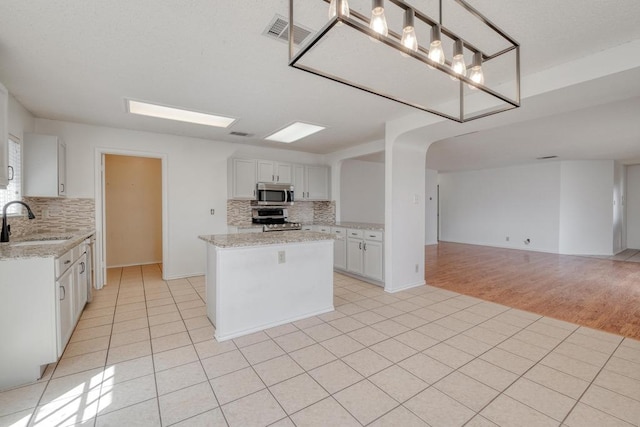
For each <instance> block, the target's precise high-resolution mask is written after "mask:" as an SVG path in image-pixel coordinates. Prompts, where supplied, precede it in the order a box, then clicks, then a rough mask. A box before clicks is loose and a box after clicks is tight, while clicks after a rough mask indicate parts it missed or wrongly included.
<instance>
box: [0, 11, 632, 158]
mask: <svg viewBox="0 0 640 427" xmlns="http://www.w3.org/2000/svg"><path fill="white" fill-rule="evenodd" d="M305 1H312V0H305ZM313 1H320V0H313ZM351 1H354V2H356V3H357V2H358V1H365V0H351ZM365 2H368V1H365ZM410 3H413V4H414V5H416V6H417V7H419V8H423V7H424V8H425V9H429V8H432V7H433V4H434V2H433V0H415V1H410ZM469 3H470V4H471V5H472V6H474V7H476V8H477V9H478V10H480V11H481V12H482V13H484V14H485V15H487V16H489V17H490V18H491V20H492V21H493V22H494V23H495V24H497V25H498V26H500V27H501V28H503V29H504V30H505V31H506V32H507V33H508V34H509V35H511V36H512V37H513V38H515V39H516V40H517V41H519V42H520V44H521V45H522V73H523V74H524V75H526V74H531V73H534V72H536V71H539V70H542V69H546V68H549V67H553V66H555V65H558V64H561V63H563V62H566V61H568V60H572V59H576V58H580V57H584V56H588V55H590V54H592V53H594V52H598V51H601V50H604V49H607V48H610V47H613V46H617V45H619V44H622V43H625V42H628V41H630V40H635V39H640V25H637V24H638V16H640V2H638V1H636V0H588V1H581V0H563V1H557V0H555V1H551V0H542V1H535V2H532V1H524V0H469ZM354 4H355V3H354ZM287 5H288V1H285V0H242V1H211V0H190V1H188V2H184V1H176V0H136V1H130V0H110V1H108V2H107V1H104V2H101V1H78V0H29V1H24V0H2V1H1V2H0V81H2V82H3V83H4V84H5V85H6V86H7V88H8V89H9V91H10V92H11V93H12V94H14V95H15V96H16V98H17V99H18V100H19V101H20V102H21V103H22V104H23V105H24V106H25V107H26V108H27V109H29V110H30V111H31V112H33V113H34V114H35V115H36V116H37V117H42V118H50V119H59V120H68V121H73V122H80V123H89V124H96V125H105V126H115V127H121V128H129V129H138V130H147V131H154V132H163V133H169V134H178V135H187V136H193V137H201V138H207V139H211V140H223V141H230V142H240V143H248V144H256V145H263V146H272V147H279V148H292V149H296V150H301V151H308V152H315V153H330V152H333V151H336V150H339V149H343V148H346V147H349V146H353V145H357V144H360V143H364V142H368V141H372V140H376V139H380V138H382V137H383V136H384V123H385V121H387V120H392V119H394V118H398V117H401V116H404V115H406V114H408V113H413V112H414V111H415V110H413V109H410V108H408V107H405V106H402V105H400V104H397V103H394V102H391V101H388V100H385V99H383V98H379V97H376V96H373V95H370V94H367V93H364V92H361V91H358V90H355V89H352V88H348V87H346V86H343V85H339V84H336V83H333V82H331V81H328V80H326V79H322V78H320V77H316V76H313V75H310V74H307V73H304V72H301V71H298V70H294V69H292V68H290V67H288V66H287V45H286V44H284V43H280V42H278V41H275V40H271V39H268V38H266V37H264V36H263V35H262V32H263V30H264V29H265V27H266V26H267V24H269V22H270V21H271V19H272V18H273V16H274V15H275V14H276V13H278V14H281V15H287V11H288V7H287ZM445 19H446V14H445ZM389 78H396V77H395V76H390V77H389ZM125 98H133V99H139V100H147V101H152V102H158V103H162V104H166V105H172V106H181V107H187V108H192V109H195V110H199V111H207V112H212V113H219V114H224V115H230V116H233V117H238V119H239V120H238V121H237V122H236V123H235V124H234V125H233V126H232V128H230V129H213V128H207V127H204V126H199V125H189V124H183V123H176V122H170V121H162V120H158V119H152V118H144V117H135V116H131V115H128V114H126V113H125V110H124V99H125ZM296 120H302V121H309V122H312V123H318V124H322V125H325V126H328V129H327V130H326V131H323V132H320V133H318V134H316V135H314V136H311V137H308V138H305V139H304V140H301V141H299V142H296V143H294V144H290V145H282V144H277V143H271V142H265V141H263V140H262V139H261V138H262V137H264V136H265V135H267V134H269V133H271V132H273V131H274V130H277V129H279V128H281V127H282V126H284V125H286V124H288V123H291V122H293V121H296ZM230 131H241V132H247V133H251V134H255V138H241V137H235V136H230V135H229V132H230ZM454 154H455V153H454Z"/></svg>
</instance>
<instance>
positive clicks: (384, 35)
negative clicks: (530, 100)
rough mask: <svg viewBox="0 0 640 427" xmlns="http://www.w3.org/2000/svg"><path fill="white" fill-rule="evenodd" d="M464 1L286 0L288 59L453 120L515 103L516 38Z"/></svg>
mask: <svg viewBox="0 0 640 427" xmlns="http://www.w3.org/2000/svg"><path fill="white" fill-rule="evenodd" d="M445 1H449V2H451V1H453V2H455V3H456V5H457V7H456V8H455V11H452V8H450V7H447V5H446V4H445ZM469 1H470V0H429V2H427V3H429V4H430V7H429V8H428V9H429V12H430V13H426V9H421V8H420V7H418V6H417V4H418V3H420V4H422V3H424V2H418V1H413V0H411V1H410V0H386V1H385V0H370V1H369V0H358V1H356V0H288V3H289V22H288V23H289V25H288V39H289V66H291V67H293V68H296V69H299V70H303V71H306V72H309V73H311V74H313V75H316V76H320V77H323V78H326V79H329V80H331V81H333V82H336V83H340V84H343V85H346V86H350V87H352V88H356V89H360V90H362V91H364V92H367V93H370V94H373V95H377V96H379V97H382V98H384V99H387V100H392V101H396V102H399V103H401V104H403V105H405V106H408V107H412V108H417V109H419V110H422V111H426V112H428V113H432V114H436V115H438V116H441V117H444V118H446V119H450V120H454V121H457V122H460V123H464V122H467V121H470V120H474V119H478V118H481V117H487V116H490V115H492V114H496V113H500V112H503V111H508V110H510V109H513V108H518V107H519V106H520V45H519V44H518V42H517V41H515V40H514V39H512V38H511V37H510V36H509V35H508V34H506V33H505V32H504V31H503V30H501V29H500V28H499V27H498V26H497V25H495V24H494V23H493V22H492V20H491V19H489V18H487V17H485V16H484V15H483V14H482V13H480V11H478V10H477V9H475V8H474V7H473V6H471V5H470V4H469ZM354 3H357V4H354ZM435 4H437V6H438V7H432V6H434V5H435ZM349 5H351V7H353V8H351V9H350V6H349ZM368 5H369V6H371V10H369V9H368V7H367V6H368ZM443 5H444V6H445V7H444V8H443ZM327 7H328V11H327V9H326V8H327ZM327 12H328V19H326V17H327ZM318 13H319V14H318ZM387 16H388V17H389V21H388V22H387V18H386V17H387ZM444 23H446V25H444ZM342 24H344V25H343V26H342V27H340V29H338V26H339V25H342ZM300 30H305V31H307V32H308V34H309V35H308V36H307V37H306V38H305V39H304V41H302V42H300V41H296V40H297V39H296V34H297V32H300ZM457 31H463V33H464V35H463V34H461V33H458V32H457ZM427 33H430V36H431V37H430V39H429V38H428V36H427ZM423 35H424V36H423ZM465 35H466V36H465ZM367 37H368V38H369V39H370V40H372V41H374V42H376V44H371V43H369V42H368V40H366V38H367ZM467 37H468V38H467ZM280 38H283V37H280ZM445 46H446V50H447V55H445ZM396 53H400V54H401V55H402V56H404V57H405V58H403V59H400V58H398V56H397V55H396ZM451 54H453V55H452V56H448V55H451ZM471 56H473V59H472V58H471ZM338 57H339V59H340V60H339V61H337V60H336V58H338ZM465 57H466V60H465ZM485 64H486V66H485ZM425 65H426V66H427V67H429V68H431V69H432V70H433V71H429V70H428V68H427V67H425ZM485 72H486V73H487V78H486V81H487V82H488V84H485V76H484V73H485ZM468 88H470V89H473V90H468Z"/></svg>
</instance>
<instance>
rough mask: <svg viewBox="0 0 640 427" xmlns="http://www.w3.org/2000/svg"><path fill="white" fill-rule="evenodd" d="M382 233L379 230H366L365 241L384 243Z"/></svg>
mask: <svg viewBox="0 0 640 427" xmlns="http://www.w3.org/2000/svg"><path fill="white" fill-rule="evenodd" d="M382 234H383V232H382V231H378V230H364V239H365V240H376V241H378V242H381V241H382Z"/></svg>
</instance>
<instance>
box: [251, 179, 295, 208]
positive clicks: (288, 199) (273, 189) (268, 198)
mask: <svg viewBox="0 0 640 427" xmlns="http://www.w3.org/2000/svg"><path fill="white" fill-rule="evenodd" d="M256 201H257V202H258V205H260V206H290V205H293V201H294V198H293V185H291V184H274V183H272V182H259V183H258V184H257V185H256Z"/></svg>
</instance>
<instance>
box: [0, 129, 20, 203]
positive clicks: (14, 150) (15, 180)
mask: <svg viewBox="0 0 640 427" xmlns="http://www.w3.org/2000/svg"><path fill="white" fill-rule="evenodd" d="M8 148H9V185H7V189H6V190H0V208H2V207H3V206H4V205H5V204H7V203H9V202H12V201H14V200H22V179H21V178H22V177H21V175H22V157H21V151H20V143H18V142H16V141H14V140H12V139H9V147H8ZM7 214H9V215H21V214H22V206H21V205H12V206H10V207H9V209H8V210H7Z"/></svg>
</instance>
